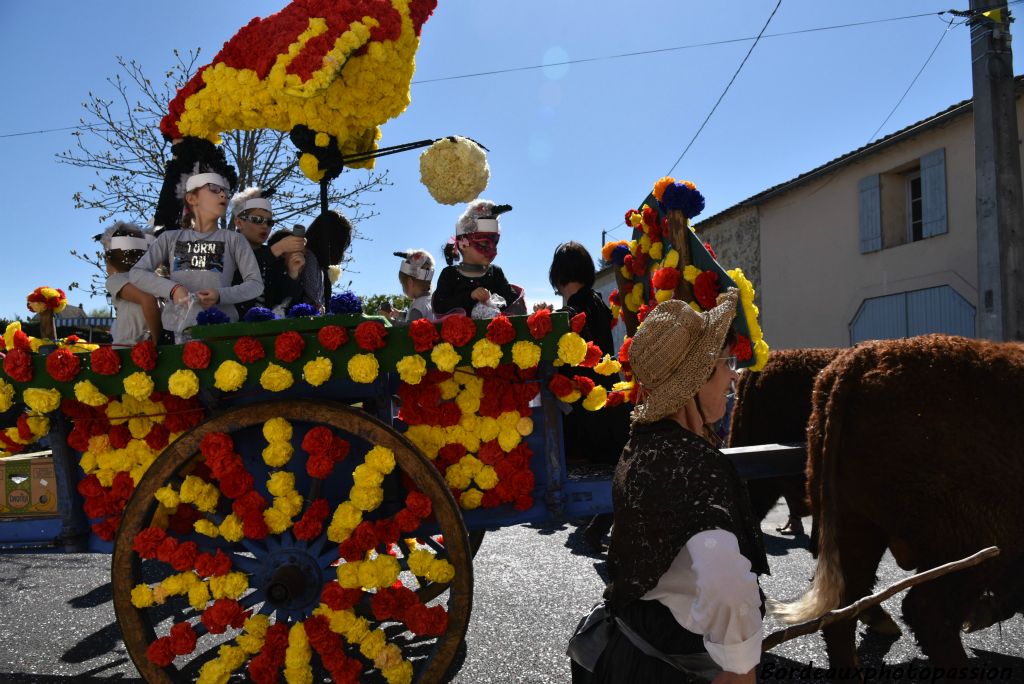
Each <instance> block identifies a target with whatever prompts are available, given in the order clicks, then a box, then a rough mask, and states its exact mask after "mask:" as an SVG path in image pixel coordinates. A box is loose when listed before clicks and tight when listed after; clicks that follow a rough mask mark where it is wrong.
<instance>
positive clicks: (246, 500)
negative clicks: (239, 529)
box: [231, 489, 267, 518]
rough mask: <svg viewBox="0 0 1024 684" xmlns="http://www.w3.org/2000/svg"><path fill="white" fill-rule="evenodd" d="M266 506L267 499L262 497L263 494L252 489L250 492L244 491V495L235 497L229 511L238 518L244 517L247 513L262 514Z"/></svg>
mask: <svg viewBox="0 0 1024 684" xmlns="http://www.w3.org/2000/svg"><path fill="white" fill-rule="evenodd" d="M266 508H267V500H266V499H264V498H263V495H262V494H260V493H259V492H257V491H256V490H255V489H253V490H252V491H250V492H246V493H245V494H244V495H242V496H240V497H238V498H237V499H235V500H234V501H233V502H232V504H231V512H232V513H234V514H235V515H237V516H238V517H239V518H245V517H246V516H247V515H252V514H253V513H259V514H260V515H262V514H263V511H264V510H266Z"/></svg>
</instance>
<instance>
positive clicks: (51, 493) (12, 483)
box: [0, 452, 57, 517]
mask: <svg viewBox="0 0 1024 684" xmlns="http://www.w3.org/2000/svg"><path fill="white" fill-rule="evenodd" d="M42 453H46V452H42ZM42 453H35V454H24V455H19V456H10V457H8V458H4V459H0V482H2V484H0V495H2V497H3V498H2V499H0V516H4V517H7V516H29V515H54V514H56V513H57V483H56V479H55V477H54V469H53V458H51V457H50V456H49V455H45V456H44V455H42Z"/></svg>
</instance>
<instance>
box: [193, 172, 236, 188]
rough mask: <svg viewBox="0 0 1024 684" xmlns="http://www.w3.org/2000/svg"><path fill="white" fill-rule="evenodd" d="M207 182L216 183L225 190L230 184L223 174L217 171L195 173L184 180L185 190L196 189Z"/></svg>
mask: <svg viewBox="0 0 1024 684" xmlns="http://www.w3.org/2000/svg"><path fill="white" fill-rule="evenodd" d="M207 183H215V184H216V185H219V186H221V187H222V188H224V190H225V191H227V190H230V189H231V185H230V184H229V183H228V182H227V180H225V179H224V176H222V175H220V174H219V173H197V174H196V175H194V176H192V177H191V178H189V179H188V180H187V181H185V192H192V191H193V190H197V189H198V188H201V187H203V186H204V185H206V184H207Z"/></svg>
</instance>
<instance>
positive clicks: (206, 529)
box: [192, 518, 220, 539]
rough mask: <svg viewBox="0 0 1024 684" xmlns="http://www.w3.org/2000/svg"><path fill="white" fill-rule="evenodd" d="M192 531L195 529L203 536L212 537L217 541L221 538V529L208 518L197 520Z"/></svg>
mask: <svg viewBox="0 0 1024 684" xmlns="http://www.w3.org/2000/svg"><path fill="white" fill-rule="evenodd" d="M192 529H194V530H195V531H196V532H198V533H199V534H201V535H204V536H206V537H211V538H213V539H216V538H217V537H219V536H220V529H219V528H218V527H217V525H216V524H215V523H213V522H211V521H210V520H207V519H206V518H202V519H200V520H196V521H195V522H194V523H192Z"/></svg>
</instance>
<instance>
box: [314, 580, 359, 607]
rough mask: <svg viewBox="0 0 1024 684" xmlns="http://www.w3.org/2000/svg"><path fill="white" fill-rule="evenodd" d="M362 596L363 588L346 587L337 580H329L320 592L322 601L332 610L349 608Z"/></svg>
mask: <svg viewBox="0 0 1024 684" xmlns="http://www.w3.org/2000/svg"><path fill="white" fill-rule="evenodd" d="M362 598H363V590H362V589H358V588H357V589H345V588H343V587H342V586H341V585H340V584H338V583H337V582H329V583H328V584H327V585H326V586H325V587H324V589H323V591H322V592H321V594H320V602H321V603H326V604H327V607H328V608H330V609H331V610H348V609H349V608H351V607H353V606H354V605H356V604H357V603H359V601H360V599H362Z"/></svg>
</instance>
